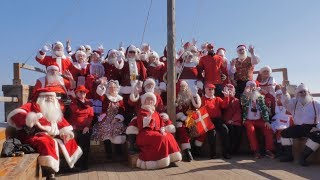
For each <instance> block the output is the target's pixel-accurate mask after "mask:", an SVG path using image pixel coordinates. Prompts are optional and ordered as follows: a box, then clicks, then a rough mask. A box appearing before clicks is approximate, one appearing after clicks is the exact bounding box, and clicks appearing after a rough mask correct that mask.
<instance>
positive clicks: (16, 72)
mask: <svg viewBox="0 0 320 180" xmlns="http://www.w3.org/2000/svg"><path fill="white" fill-rule="evenodd" d="M12 85H22V81H21V71H20V63H13V80H12Z"/></svg>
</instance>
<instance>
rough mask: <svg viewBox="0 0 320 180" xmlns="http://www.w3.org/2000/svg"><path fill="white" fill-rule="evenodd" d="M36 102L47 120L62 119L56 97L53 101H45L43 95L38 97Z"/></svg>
mask: <svg viewBox="0 0 320 180" xmlns="http://www.w3.org/2000/svg"><path fill="white" fill-rule="evenodd" d="M37 104H39V106H40V110H41V113H42V114H43V116H44V117H45V118H46V119H47V120H48V121H49V122H51V123H57V122H59V121H61V120H62V117H63V114H62V111H61V109H60V104H59V102H58V100H57V99H56V98H55V99H54V101H53V102H47V101H46V100H45V97H39V98H38V99H37Z"/></svg>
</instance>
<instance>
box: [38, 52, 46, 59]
mask: <svg viewBox="0 0 320 180" xmlns="http://www.w3.org/2000/svg"><path fill="white" fill-rule="evenodd" d="M41 52H42V51H41ZM44 57H46V53H45V52H43V55H41V54H40V51H38V53H37V58H38V59H40V60H42V59H44Z"/></svg>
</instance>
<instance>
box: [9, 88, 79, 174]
mask: <svg viewBox="0 0 320 180" xmlns="http://www.w3.org/2000/svg"><path fill="white" fill-rule="evenodd" d="M52 95H54V93H53V94H52ZM7 122H8V124H9V125H10V126H13V127H15V128H16V129H17V130H18V132H17V136H18V138H19V139H20V140H21V142H22V143H23V144H30V145H31V146H32V147H33V148H35V149H36V151H37V152H38V153H39V154H40V156H39V157H38V162H39V164H40V165H41V166H47V167H51V168H52V169H53V170H54V171H55V172H58V171H59V161H60V157H59V149H60V150H61V151H62V154H63V156H64V158H65V159H66V161H67V163H68V165H69V166H70V168H73V167H74V164H75V163H76V162H77V160H78V159H79V158H80V156H81V155H82V150H81V148H80V147H79V146H78V145H77V143H76V141H75V140H74V134H73V132H72V130H73V128H72V126H71V125H70V124H69V123H68V122H67V121H66V120H65V119H64V118H63V117H62V118H61V119H60V121H58V122H50V121H49V120H47V119H46V118H45V117H44V116H43V115H42V113H41V110H40V107H39V105H38V104H36V103H35V102H32V103H27V104H25V105H23V106H21V107H20V108H17V109H15V110H13V111H12V112H10V113H9V115H8V119H7ZM62 135H67V136H68V137H69V138H70V140H68V141H63V140H62V138H61V137H62Z"/></svg>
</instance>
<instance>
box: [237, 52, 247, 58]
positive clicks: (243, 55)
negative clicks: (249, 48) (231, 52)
mask: <svg viewBox="0 0 320 180" xmlns="http://www.w3.org/2000/svg"><path fill="white" fill-rule="evenodd" d="M247 57H248V55H247V52H244V54H239V53H238V58H239V59H246V58H247Z"/></svg>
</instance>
